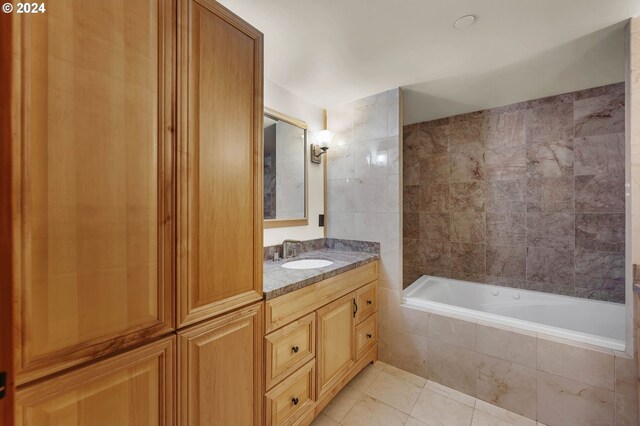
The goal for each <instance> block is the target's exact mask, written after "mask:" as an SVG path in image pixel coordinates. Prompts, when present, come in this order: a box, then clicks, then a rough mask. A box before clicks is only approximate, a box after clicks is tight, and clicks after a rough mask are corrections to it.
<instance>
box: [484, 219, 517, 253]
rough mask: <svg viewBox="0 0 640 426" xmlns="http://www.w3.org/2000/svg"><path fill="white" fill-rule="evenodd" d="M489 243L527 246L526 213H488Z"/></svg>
mask: <svg viewBox="0 0 640 426" xmlns="http://www.w3.org/2000/svg"><path fill="white" fill-rule="evenodd" d="M486 224H487V243H488V244H494V245H499V244H504V245H510V246H525V245H526V243H527V215H526V213H487V217H486Z"/></svg>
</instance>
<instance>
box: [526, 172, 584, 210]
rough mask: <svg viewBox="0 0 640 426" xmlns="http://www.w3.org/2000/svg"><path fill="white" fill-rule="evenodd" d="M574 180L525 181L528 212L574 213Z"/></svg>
mask: <svg viewBox="0 0 640 426" xmlns="http://www.w3.org/2000/svg"><path fill="white" fill-rule="evenodd" d="M575 199H576V195H575V180H574V178H573V176H567V177H558V178H540V179H534V178H531V179H529V180H528V181H527V211H528V212H545V213H550V212H572V213H573V212H574V211H575Z"/></svg>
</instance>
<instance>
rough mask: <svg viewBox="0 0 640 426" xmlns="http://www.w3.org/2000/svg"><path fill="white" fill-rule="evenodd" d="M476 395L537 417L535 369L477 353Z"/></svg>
mask: <svg viewBox="0 0 640 426" xmlns="http://www.w3.org/2000/svg"><path fill="white" fill-rule="evenodd" d="M476 362H477V374H478V376H477V385H476V397H477V398H479V399H481V400H483V401H486V402H489V403H491V404H493V405H497V406H498V407H502V408H504V409H507V410H509V411H512V412H514V413H517V414H520V415H522V416H525V417H528V418H530V419H535V418H536V411H537V404H536V398H537V392H536V390H537V383H536V381H537V379H536V370H535V369H534V368H530V367H524V366H521V365H518V364H514V363H511V362H508V361H504V360H502V359H499V358H494V357H491V356H488V355H484V354H481V353H479V354H478V355H477V361H476Z"/></svg>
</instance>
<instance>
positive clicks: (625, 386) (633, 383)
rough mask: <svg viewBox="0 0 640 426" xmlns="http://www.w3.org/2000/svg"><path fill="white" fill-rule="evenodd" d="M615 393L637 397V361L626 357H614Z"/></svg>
mask: <svg viewBox="0 0 640 426" xmlns="http://www.w3.org/2000/svg"><path fill="white" fill-rule="evenodd" d="M615 380H616V382H615V392H616V394H622V395H627V396H630V397H633V398H636V397H637V395H638V384H639V383H638V361H637V360H636V359H634V358H628V357H626V356H616V357H615Z"/></svg>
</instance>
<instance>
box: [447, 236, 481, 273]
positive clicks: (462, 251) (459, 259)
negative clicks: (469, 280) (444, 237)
mask: <svg viewBox="0 0 640 426" xmlns="http://www.w3.org/2000/svg"><path fill="white" fill-rule="evenodd" d="M485 253H486V249H485V245H484V244H466V243H451V270H452V271H456V272H464V273H467V274H477V275H486V270H485Z"/></svg>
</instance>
